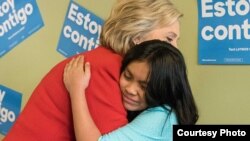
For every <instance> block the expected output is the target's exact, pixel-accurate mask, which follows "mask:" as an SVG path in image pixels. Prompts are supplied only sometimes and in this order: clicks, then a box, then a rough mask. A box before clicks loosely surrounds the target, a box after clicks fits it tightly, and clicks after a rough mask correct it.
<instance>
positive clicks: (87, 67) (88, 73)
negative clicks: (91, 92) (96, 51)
mask: <svg viewBox="0 0 250 141" xmlns="http://www.w3.org/2000/svg"><path fill="white" fill-rule="evenodd" d="M84 71H85V74H87V75H88V76H89V77H90V64H89V62H86V63H85V65H84Z"/></svg>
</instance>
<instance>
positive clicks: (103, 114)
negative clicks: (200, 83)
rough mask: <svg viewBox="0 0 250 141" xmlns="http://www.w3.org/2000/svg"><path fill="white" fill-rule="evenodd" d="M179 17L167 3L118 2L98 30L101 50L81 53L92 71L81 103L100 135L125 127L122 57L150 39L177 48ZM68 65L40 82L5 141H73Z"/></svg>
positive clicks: (157, 0)
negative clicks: (65, 77)
mask: <svg viewBox="0 0 250 141" xmlns="http://www.w3.org/2000/svg"><path fill="white" fill-rule="evenodd" d="M181 16H182V14H181V13H180V12H179V11H178V10H177V9H176V8H175V7H174V5H173V4H172V3H171V2H170V1H169V0H120V1H118V2H117V3H116V4H115V5H114V7H113V9H112V11H111V14H110V16H109V18H108V19H107V20H106V22H105V24H104V25H103V29H102V33H101V37H100V42H101V45H100V46H99V47H97V48H96V49H93V50H91V51H89V52H84V53H81V54H83V55H84V56H85V59H86V61H88V62H90V63H91V66H92V67H91V69H92V70H91V73H92V77H91V81H90V84H89V87H88V89H87V91H86V99H87V101H88V107H89V111H90V114H91V116H92V118H93V120H94V122H95V124H96V125H97V127H98V129H99V130H100V132H101V133H102V134H104V133H107V132H110V131H112V130H114V129H117V128H119V127H121V126H123V125H125V124H126V123H127V122H128V121H127V118H126V116H127V114H126V110H125V109H124V107H123V105H122V101H121V93H120V89H119V83H118V82H119V74H120V66H121V60H122V57H123V55H124V54H125V53H126V52H127V51H128V49H129V48H130V47H133V46H134V45H135V44H138V43H140V42H142V41H145V40H150V39H160V40H164V41H167V42H169V43H171V44H172V45H174V46H177V40H178V38H179V36H180V33H179V18H180V17H181ZM74 57H75V56H74ZM70 59H71V58H68V59H65V60H64V61H62V62H60V63H59V64H57V65H56V66H55V67H54V68H52V69H51V71H49V72H48V73H47V75H46V76H45V77H44V78H43V79H42V80H41V82H40V83H39V84H38V86H37V87H36V89H35V90H34V91H33V93H32V95H31V97H30V99H29V101H28V103H27V104H26V105H25V107H24V109H23V111H22V112H21V114H20V115H19V117H18V119H17V120H16V121H15V124H14V125H13V127H12V128H11V130H10V131H9V133H8V134H7V135H6V137H5V138H4V141H17V140H20V141H33V140H35V141H37V140H41V141H70V140H72V141H73V140H75V135H74V126H73V120H72V111H71V107H70V98H69V95H68V93H67V90H66V88H65V86H64V84H63V70H64V67H65V64H66V63H68V62H69V61H70ZM90 132H91V131H90Z"/></svg>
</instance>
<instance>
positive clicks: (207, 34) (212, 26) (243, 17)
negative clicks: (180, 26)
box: [198, 0, 250, 64]
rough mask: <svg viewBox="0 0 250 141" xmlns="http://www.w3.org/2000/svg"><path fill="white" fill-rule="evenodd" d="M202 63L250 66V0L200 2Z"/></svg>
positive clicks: (199, 49) (200, 60)
mask: <svg viewBox="0 0 250 141" xmlns="http://www.w3.org/2000/svg"><path fill="white" fill-rule="evenodd" d="M198 15H199V19H198V20H199V30H198V32H199V33H198V36H199V37H198V39H199V41H198V52H199V55H198V56H199V57H198V62H199V64H250V44H249V43H250V42H249V41H250V40H249V39H250V31H249V29H250V24H249V18H250V1H249V0H198Z"/></svg>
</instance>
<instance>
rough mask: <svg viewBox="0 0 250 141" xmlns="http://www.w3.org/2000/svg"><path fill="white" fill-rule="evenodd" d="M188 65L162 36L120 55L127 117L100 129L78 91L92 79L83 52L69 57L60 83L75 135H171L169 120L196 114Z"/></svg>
mask: <svg viewBox="0 0 250 141" xmlns="http://www.w3.org/2000/svg"><path fill="white" fill-rule="evenodd" d="M186 71H187V70H186V65H185V61H184V58H183V55H182V54H181V52H180V51H179V50H178V49H177V48H175V47H173V46H172V45H171V44H169V43H167V42H165V41H160V40H151V41H145V42H142V43H140V44H138V45H135V46H134V47H133V48H131V49H130V50H129V51H128V53H127V54H126V55H125V56H124V59H123V62H122V67H121V76H120V82H119V84H120V89H121V93H122V101H123V105H124V107H125V109H126V110H127V111H128V113H129V114H128V119H129V121H130V123H128V124H127V125H125V126H123V127H121V128H119V129H116V130H114V131H112V132H110V133H108V134H104V135H101V133H100V131H99V130H98V128H97V127H96V125H95V123H94V122H93V120H92V117H91V115H90V113H89V111H88V106H87V102H86V98H85V95H84V94H82V91H84V90H86V91H87V90H88V88H87V87H88V84H89V81H91V79H90V75H91V69H90V63H88V62H87V63H85V62H84V58H83V56H80V57H77V58H76V59H72V60H71V61H70V63H68V64H67V65H66V67H65V71H64V83H65V86H66V88H67V90H68V91H69V94H70V98H71V105H72V112H73V119H74V126H75V133H76V138H77V140H78V141H80V140H88V141H92V140H93V141H97V140H99V141H120V140H126V141H128V140H135V141H171V140H172V132H173V129H172V128H173V125H175V124H185V125H192V124H195V123H196V122H197V120H198V110H197V107H196V105H195V101H194V98H193V95H192V91H191V87H190V85H189V81H188V77H187V73H186ZM103 118H105V117H103Z"/></svg>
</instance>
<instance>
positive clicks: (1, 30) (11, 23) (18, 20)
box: [0, 0, 33, 37]
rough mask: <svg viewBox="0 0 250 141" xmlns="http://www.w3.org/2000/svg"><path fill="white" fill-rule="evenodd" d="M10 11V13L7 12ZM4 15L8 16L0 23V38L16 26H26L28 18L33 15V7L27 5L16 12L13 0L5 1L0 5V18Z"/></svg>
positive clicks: (29, 4)
mask: <svg viewBox="0 0 250 141" xmlns="http://www.w3.org/2000/svg"><path fill="white" fill-rule="evenodd" d="M10 10H12V12H9V11H10ZM6 13H9V15H8V18H7V20H5V21H3V22H2V23H0V37H1V36H4V34H6V33H8V32H9V31H10V30H11V29H12V28H14V27H16V26H17V25H18V24H21V25H24V24H26V23H27V19H28V16H29V15H31V14H32V13H33V6H32V4H31V3H27V4H26V5H25V6H24V7H23V8H21V9H19V10H16V9H15V3H14V0H7V1H6V2H3V3H2V5H0V17H3V16H4V15H5V14H6Z"/></svg>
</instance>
